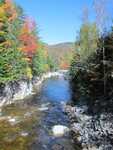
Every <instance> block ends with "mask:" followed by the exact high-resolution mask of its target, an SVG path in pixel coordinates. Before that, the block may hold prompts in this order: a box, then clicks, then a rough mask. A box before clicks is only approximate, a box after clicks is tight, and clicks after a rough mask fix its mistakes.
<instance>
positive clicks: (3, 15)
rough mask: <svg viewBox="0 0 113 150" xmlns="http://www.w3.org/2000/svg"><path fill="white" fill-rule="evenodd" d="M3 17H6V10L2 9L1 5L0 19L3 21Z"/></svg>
mask: <svg viewBox="0 0 113 150" xmlns="http://www.w3.org/2000/svg"><path fill="white" fill-rule="evenodd" d="M4 19H6V12H5V10H4V7H3V6H1V7H0V20H1V21H3V20H4Z"/></svg>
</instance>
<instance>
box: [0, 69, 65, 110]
mask: <svg viewBox="0 0 113 150" xmlns="http://www.w3.org/2000/svg"><path fill="white" fill-rule="evenodd" d="M66 72H67V70H59V71H57V72H48V73H45V74H43V75H42V76H41V77H34V78H33V80H31V81H29V80H20V81H16V82H11V83H9V84H7V85H5V86H3V87H1V88H0V107H2V106H4V105H8V104H11V103H13V102H14V101H17V100H23V99H25V98H27V97H29V96H32V95H33V94H36V93H37V91H38V90H39V88H40V85H41V84H42V82H43V81H44V80H45V79H47V78H51V77H55V76H63V75H64V74H65V73H66Z"/></svg>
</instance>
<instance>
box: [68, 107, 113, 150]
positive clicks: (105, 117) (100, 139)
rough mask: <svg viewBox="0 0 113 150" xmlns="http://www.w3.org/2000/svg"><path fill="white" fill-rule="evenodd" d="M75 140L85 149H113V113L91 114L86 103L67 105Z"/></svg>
mask: <svg viewBox="0 0 113 150" xmlns="http://www.w3.org/2000/svg"><path fill="white" fill-rule="evenodd" d="M65 111H66V112H67V114H68V116H69V118H70V121H71V131H72V135H73V138H74V141H75V142H76V143H78V145H79V148H80V149H83V150H113V114H111V113H102V114H101V115H98V116H97V115H94V116H92V115H89V114H88V108H87V106H86V105H79V106H77V105H76V106H70V105H67V106H66V107H65Z"/></svg>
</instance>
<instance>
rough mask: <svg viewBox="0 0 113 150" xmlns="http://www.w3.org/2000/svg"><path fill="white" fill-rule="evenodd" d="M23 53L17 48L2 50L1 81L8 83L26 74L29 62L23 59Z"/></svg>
mask: <svg viewBox="0 0 113 150" xmlns="http://www.w3.org/2000/svg"><path fill="white" fill-rule="evenodd" d="M22 57H23V56H22V53H20V52H19V51H18V50H16V49H14V48H13V49H11V48H10V49H8V50H6V49H5V50H3V51H1V52H0V82H1V83H7V82H10V81H14V80H17V79H19V78H21V77H22V76H23V75H26V72H25V68H26V66H27V63H26V61H25V60H24V59H22Z"/></svg>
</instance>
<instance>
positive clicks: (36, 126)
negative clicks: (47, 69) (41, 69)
mask: <svg viewBox="0 0 113 150" xmlns="http://www.w3.org/2000/svg"><path fill="white" fill-rule="evenodd" d="M70 100H71V90H70V87H69V83H68V81H67V80H65V79H64V78H63V76H62V77H57V78H50V79H47V80H45V81H44V82H43V84H42V87H41V89H40V92H38V93H37V94H36V95H34V96H32V97H31V98H29V99H27V100H25V101H24V102H17V103H15V104H11V105H8V106H5V107H4V108H3V109H2V113H1V118H2V119H0V123H1V125H0V132H1V133H0V138H1V141H0V149H2V150H28V149H30V150H75V148H74V143H73V140H72V138H71V135H70V134H69V132H67V133H66V134H65V135H62V136H55V135H54V134H53V131H52V129H53V127H54V126H57V125H61V126H64V127H68V128H69V120H68V117H67V115H66V114H65V112H64V105H65V104H66V103H67V102H69V101H70ZM4 128H5V129H4Z"/></svg>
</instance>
